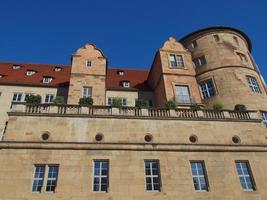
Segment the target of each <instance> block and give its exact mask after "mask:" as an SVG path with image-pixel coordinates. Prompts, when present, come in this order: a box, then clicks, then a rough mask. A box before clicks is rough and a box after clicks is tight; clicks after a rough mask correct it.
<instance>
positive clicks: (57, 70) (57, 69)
mask: <svg viewBox="0 0 267 200" xmlns="http://www.w3.org/2000/svg"><path fill="white" fill-rule="evenodd" d="M61 70H62V68H61V67H59V66H55V69H54V71H55V72H60V71H61Z"/></svg>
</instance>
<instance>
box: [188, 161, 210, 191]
mask: <svg viewBox="0 0 267 200" xmlns="http://www.w3.org/2000/svg"><path fill="white" fill-rule="evenodd" d="M192 164H196V166H198V164H201V166H202V170H203V172H202V173H203V175H199V174H198V171H199V170H198V168H197V175H193V169H192ZM190 171H191V175H192V180H193V188H194V190H195V192H209V191H210V186H209V180H208V173H207V170H206V166H205V161H204V160H190ZM194 178H197V179H198V181H199V183H198V185H199V186H200V187H199V188H200V189H199V190H197V189H196V187H195V183H194ZM200 178H203V179H204V181H205V186H206V189H205V190H203V189H202V188H201V181H200V180H201V179H200Z"/></svg>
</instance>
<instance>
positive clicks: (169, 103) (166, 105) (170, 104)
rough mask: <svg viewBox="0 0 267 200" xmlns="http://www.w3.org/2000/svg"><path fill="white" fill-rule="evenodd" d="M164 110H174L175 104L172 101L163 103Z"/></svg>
mask: <svg viewBox="0 0 267 200" xmlns="http://www.w3.org/2000/svg"><path fill="white" fill-rule="evenodd" d="M165 108H167V109H175V108H176V102H175V101H173V100H169V101H167V102H166V103H165Z"/></svg>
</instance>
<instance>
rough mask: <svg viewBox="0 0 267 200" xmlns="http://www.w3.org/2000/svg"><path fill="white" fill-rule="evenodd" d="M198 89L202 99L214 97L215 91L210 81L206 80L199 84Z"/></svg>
mask: <svg viewBox="0 0 267 200" xmlns="http://www.w3.org/2000/svg"><path fill="white" fill-rule="evenodd" d="M199 85H200V89H201V94H202V97H203V99H207V98H209V97H212V96H215V89H214V86H213V81H212V79H208V80H205V81H202V82H200V84H199Z"/></svg>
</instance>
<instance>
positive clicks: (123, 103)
mask: <svg viewBox="0 0 267 200" xmlns="http://www.w3.org/2000/svg"><path fill="white" fill-rule="evenodd" d="M114 98H119V99H121V104H122V106H127V98H125V97H108V99H107V105H109V106H111V105H112V103H113V99H114Z"/></svg>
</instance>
